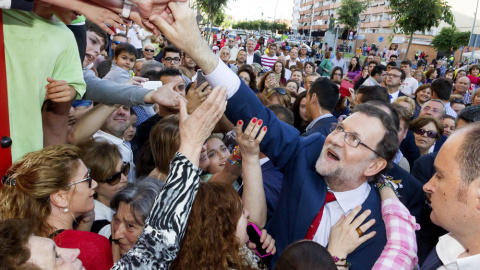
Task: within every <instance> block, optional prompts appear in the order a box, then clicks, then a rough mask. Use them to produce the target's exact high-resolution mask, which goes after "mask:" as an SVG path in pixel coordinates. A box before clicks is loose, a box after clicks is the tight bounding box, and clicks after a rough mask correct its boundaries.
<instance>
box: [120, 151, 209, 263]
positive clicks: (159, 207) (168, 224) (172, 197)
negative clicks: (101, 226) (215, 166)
mask: <svg viewBox="0 0 480 270" xmlns="http://www.w3.org/2000/svg"><path fill="white" fill-rule="evenodd" d="M199 183H200V172H199V169H198V168H197V167H196V166H195V165H193V164H192V163H191V162H190V161H189V160H188V159H187V158H186V157H185V156H184V155H183V154H181V153H178V152H177V154H176V155H175V157H174V158H173V160H172V162H171V163H170V172H169V174H168V177H167V180H166V181H165V186H164V187H163V189H162V191H160V193H159V194H158V196H157V198H156V200H155V203H154V205H153V207H152V210H151V211H150V215H149V217H148V218H147V220H146V221H145V227H144V228H143V233H142V234H141V235H140V237H139V238H138V241H137V243H136V244H135V246H134V247H133V248H131V249H130V250H129V251H128V252H127V253H125V255H123V256H122V258H121V259H120V261H118V262H117V263H116V264H115V265H114V266H113V267H112V269H168V268H169V266H170V263H171V262H172V261H173V260H174V259H175V258H176V257H177V253H178V250H179V249H180V242H181V239H182V238H183V236H184V234H185V229H186V227H187V220H188V216H189V215H190V211H191V209H192V204H193V201H194V199H195V195H196V194H197V190H198V186H199Z"/></svg>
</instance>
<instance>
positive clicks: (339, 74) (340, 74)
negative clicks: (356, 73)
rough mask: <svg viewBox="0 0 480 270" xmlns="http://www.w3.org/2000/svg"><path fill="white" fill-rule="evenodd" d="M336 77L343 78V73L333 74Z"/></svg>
mask: <svg viewBox="0 0 480 270" xmlns="http://www.w3.org/2000/svg"><path fill="white" fill-rule="evenodd" d="M333 75H334V76H342V73H333Z"/></svg>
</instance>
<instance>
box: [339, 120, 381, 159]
mask: <svg viewBox="0 0 480 270" xmlns="http://www.w3.org/2000/svg"><path fill="white" fill-rule="evenodd" d="M330 132H331V133H332V134H333V135H335V134H338V133H340V132H344V133H345V136H344V137H343V140H344V141H345V143H346V144H348V145H350V146H351V147H353V148H357V147H358V145H359V144H361V145H363V146H365V147H366V148H367V149H369V150H371V151H372V152H373V153H375V154H376V155H377V156H379V157H381V158H384V157H383V156H382V155H380V154H379V153H378V152H377V151H375V150H373V149H372V148H370V147H369V146H368V145H366V144H364V143H363V142H362V140H360V139H359V138H358V137H357V136H356V135H355V134H353V133H352V132H347V131H345V129H343V127H342V126H341V125H339V124H337V123H333V124H332V126H331V127H330Z"/></svg>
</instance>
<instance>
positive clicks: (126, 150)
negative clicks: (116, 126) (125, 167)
mask: <svg viewBox="0 0 480 270" xmlns="http://www.w3.org/2000/svg"><path fill="white" fill-rule="evenodd" d="M93 138H95V139H96V138H101V139H104V140H106V141H108V142H110V143H112V144H114V145H116V146H118V150H119V151H120V155H122V160H123V161H125V162H130V172H129V173H128V182H134V181H135V163H133V152H132V149H131V148H130V147H128V145H127V143H126V141H125V140H124V139H120V138H117V137H115V136H113V135H112V134H110V133H106V132H103V131H101V130H99V131H97V132H96V133H95V134H93Z"/></svg>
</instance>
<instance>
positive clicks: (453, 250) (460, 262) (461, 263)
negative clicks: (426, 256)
mask: <svg viewBox="0 0 480 270" xmlns="http://www.w3.org/2000/svg"><path fill="white" fill-rule="evenodd" d="M435 248H436V249H437V254H438V258H440V260H441V261H442V263H443V265H442V266H440V267H439V268H438V270H457V269H458V270H475V269H478V268H479V265H480V254H477V255H472V256H468V257H465V258H458V256H460V254H462V253H464V252H465V251H466V249H465V248H464V247H463V246H462V244H460V243H459V242H458V241H457V240H456V239H455V238H453V237H452V236H450V234H446V235H444V236H442V237H440V238H439V239H438V244H437V246H436V247H435Z"/></svg>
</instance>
